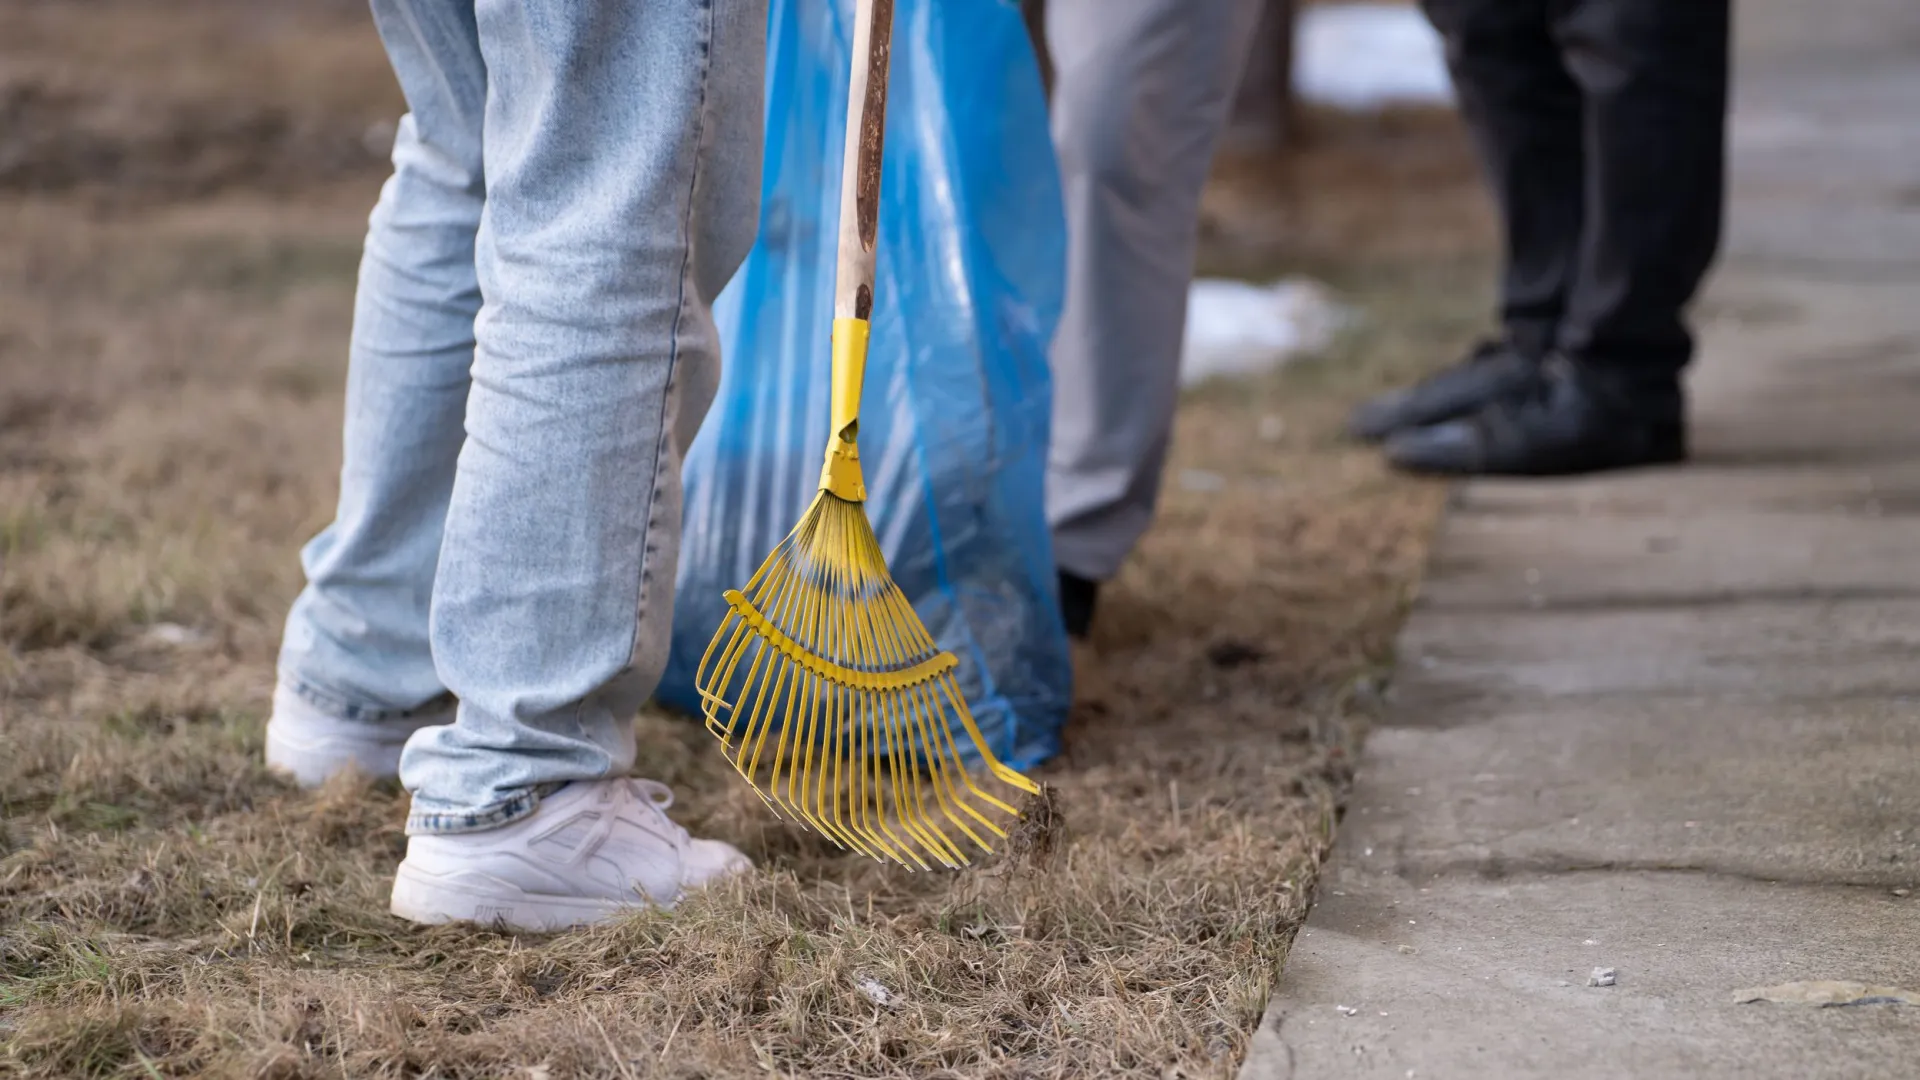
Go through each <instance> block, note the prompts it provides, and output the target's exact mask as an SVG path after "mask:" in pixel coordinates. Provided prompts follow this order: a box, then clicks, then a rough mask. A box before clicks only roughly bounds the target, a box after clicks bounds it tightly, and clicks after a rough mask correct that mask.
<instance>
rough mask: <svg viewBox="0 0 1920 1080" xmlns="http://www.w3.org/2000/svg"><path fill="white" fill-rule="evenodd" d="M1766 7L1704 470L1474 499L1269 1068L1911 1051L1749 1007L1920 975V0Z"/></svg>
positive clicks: (1370, 764) (1741, 18)
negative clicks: (1761, 993) (1795, 988)
mask: <svg viewBox="0 0 1920 1080" xmlns="http://www.w3.org/2000/svg"><path fill="white" fill-rule="evenodd" d="M1737 22H1738V25H1739V35H1740V42H1739V64H1738V71H1739V78H1738V88H1737V92H1736V100H1737V104H1736V108H1735V113H1734V125H1733V137H1732V146H1733V161H1734V175H1733V200H1732V208H1731V214H1730V222H1729V225H1730V232H1729V240H1728V244H1727V248H1726V255H1725V257H1724V259H1723V261H1722V266H1721V269H1720V271H1719V273H1718V274H1717V276H1716V279H1715V281H1714V284H1713V286H1712V288H1711V289H1710V291H1709V295H1708V296H1707V298H1706V299H1705V301H1704V302H1703V303H1702V304H1701V306H1700V311H1699V325H1700V329H1701V331H1702V342H1703V349H1702V356H1701V363H1700V365H1699V369H1698V371H1697V372H1696V374H1695V378H1694V380H1693V389H1694V395H1695V405H1694V414H1695V429H1694V431H1695V438H1694V444H1695V453H1696V461H1695V463H1694V464H1692V465H1691V466H1689V467H1688V468H1686V469H1684V470H1677V471H1668V472H1648V473H1640V474H1634V475H1626V476H1617V477H1602V478H1595V479H1590V480H1580V481H1574V482H1554V483H1475V484H1470V485H1467V486H1465V487H1464V488H1462V489H1460V490H1459V492H1458V494H1457V497H1456V499H1455V502H1454V506H1453V508H1452V511H1451V514H1450V517H1449V520H1448V523H1447V526H1446V528H1445V530H1444V532H1443V534H1442V537H1441V539H1440V542H1439V546H1438V550H1437V552H1436V555H1435V560H1434V565H1433V568H1432V573H1431V576H1430V578H1429V581H1428V584H1427V586H1426V588H1425V591H1424V593H1423V596H1422V600H1421V603H1420V605H1419V607H1418V609H1417V611H1416V613H1415V615H1414V617H1413V619H1412V620H1411V622H1410V623H1409V624H1408V627H1407V630H1406V633H1405V637H1404V639H1403V642H1402V649H1401V664H1400V668H1401V670H1400V674H1399V676H1398V679H1397V683H1396V699H1395V703H1394V705H1393V707H1392V709H1391V712H1390V715H1389V716H1388V717H1387V718H1386V720H1385V722H1384V723H1383V724H1382V725H1381V726H1379V727H1378V728H1376V729H1375V731H1374V733H1373V735H1372V737H1371V739H1370V741H1369V743H1368V745H1367V748H1366V752H1365V754H1364V756H1363V758H1362V761H1361V764H1360V772H1359V781H1358V785H1357V787H1356V789H1355V791H1354V793H1353V798H1352V801H1351V802H1350V804H1349V807H1348V812H1347V816H1346V818H1345V821H1344V823H1343V824H1342V826H1341V831H1340V834H1339V838H1338V846H1337V850H1336V853H1335V856H1334V859H1333V861H1332V863H1331V864H1330V865H1329V867H1328V872H1327V874H1326V875H1325V876H1324V877H1323V878H1322V880H1321V883H1320V886H1319V891H1318V897H1317V902H1316V906H1315V908H1314V912H1313V915H1312V917H1311V918H1310V919H1309V920H1308V922H1307V926H1306V928H1305V929H1304V930H1303V931H1302V932H1301V936H1300V938H1299V939H1298V940H1297V941H1296V942H1295V945H1294V949H1293V953H1292V955H1291V957H1290V958H1289V959H1288V961H1287V966H1286V969H1285V971H1284V972H1283V973H1282V976H1281V980H1280V984H1279V987H1278V989H1277V990H1276V992H1275V996H1274V999H1273V1001H1272V1003H1271V1004H1270V1006H1269V1009H1268V1013H1267V1016H1266V1019H1265V1021H1264V1022H1263V1024H1262V1027H1261V1030H1260V1032H1259V1033H1258V1035H1257V1036H1256V1039H1255V1045H1254V1049H1253V1051H1252V1053H1251V1055H1250V1056H1249V1058H1248V1061H1247V1063H1246V1066H1245V1069H1244V1071H1243V1072H1242V1074H1241V1075H1242V1077H1243V1078H1245V1080H1270V1078H1278V1077H1295V1076H1297V1077H1391V1078H1394V1080H1400V1078H1405V1077H1416V1078H1420V1080H1429V1078H1450V1077H1461V1078H1466V1077H1473V1078H1476V1080H1477V1078H1480V1077H1507V1076H1556V1077H1560V1076H1609V1077H1618V1076H1630V1077H1655V1076H1658V1077H1665V1076H1743V1077H1856V1076H1857V1077H1906V1076H1920V1007H1915V1006H1899V1005H1860V1006H1852V1007H1846V1008H1825V1009H1819V1008H1811V1007H1807V1006H1803V1005H1790V1004H1768V1003H1757V1004H1737V1003H1736V1002H1735V994H1736V991H1738V990H1740V989H1742V988H1746V987H1757V986H1768V985H1773V984H1781V983H1788V982H1792V981H1799V980H1815V979H1835V980H1854V981H1858V982H1864V983H1871V984H1883V985H1892V986H1897V987H1904V988H1906V989H1908V990H1912V991H1920V63H1916V61H1915V56H1916V55H1920V3H1915V2H1914V0H1823V2H1822V3H1819V4H1813V3H1807V2H1805V0H1745V2H1742V3H1740V4H1738V6H1737ZM1596 967H1606V968H1612V969H1615V971H1616V972H1617V983H1616V985H1613V986H1611V987H1591V986H1589V985H1588V981H1589V974H1590V972H1591V971H1592V969H1594V968H1596Z"/></svg>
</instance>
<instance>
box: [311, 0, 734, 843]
mask: <svg viewBox="0 0 1920 1080" xmlns="http://www.w3.org/2000/svg"><path fill="white" fill-rule="evenodd" d="M373 13H374V18H375V21H376V22H377V24H378V26H379V30H380V35H381V38H382V40H383V41H384V42H385V44H386V47H387V52H388V55H389V57H390V58H391V60H392V63H393V69H394V73H395V74H396V75H397V76H398V78H399V81H400V85H401V88H402V90H403V91H404V93H405V95H406V100H407V105H408V108H409V110H410V111H409V114H408V116H407V117H406V118H405V119H404V120H403V121H402V122H401V124H400V127H399V133H398V137H397V138H396V140H395V144H394V150H393V165H394V173H393V177H392V179H390V180H388V181H387V184H386V187H385V189H384V190H383V191H382V192H381V195H380V201H379V204H378V206H377V207H376V208H375V209H374V211H373V215H372V219H371V221H370V224H369V228H368V232H367V242H366V253H365V256H364V258H363V260H362V262H361V266H360V283H359V292H358V295H357V298H356V301H355V307H354V325H353V340H352V348H351V355H350V361H349V367H348V374H347V403H346V430H345V452H344V461H343V465H342V469H341V476H340V505H339V509H338V512H337V515H336V517H335V520H334V522H333V524H332V525H330V526H328V527H327V529H326V530H325V531H324V532H322V533H321V534H320V535H319V536H318V537H317V538H315V539H314V540H313V542H312V543H311V544H309V545H308V546H307V548H306V550H305V551H304V552H303V553H302V561H303V564H304V566H305V569H306V574H307V587H306V590H305V591H304V592H303V593H301V595H300V598H299V600H298V601H296V603H295V604H294V607H293V610H292V613H291V614H290V615H289V616H288V620H287V628H286V638H285V641H284V643H283V645H282V649H281V654H280V678H281V681H282V683H283V684H284V685H286V686H288V687H290V688H291V689H293V690H294V691H295V692H297V693H298V694H300V695H302V696H303V697H304V698H305V699H306V700H307V701H308V702H310V703H312V704H314V705H315V706H318V707H319V708H320V709H322V710H323V711H326V712H328V713H330V714H332V715H334V716H336V717H339V718H341V719H346V720H352V721H360V722H366V723H407V722H408V718H409V717H410V716H413V715H417V714H418V713H419V712H420V711H421V710H423V709H430V708H432V707H434V706H435V705H437V704H438V703H440V702H441V701H442V700H444V698H445V697H446V695H448V694H451V695H453V696H454V697H455V698H457V699H458V701H459V711H458V719H457V720H456V722H455V723H453V724H451V725H446V726H434V727H427V728H423V729H421V730H420V731H419V732H417V733H416V734H415V735H414V736H413V737H412V738H411V739H410V740H409V741H408V742H407V745H406V751H405V754H404V755H403V757H402V759H401V763H400V774H401V780H402V782H403V783H404V784H405V785H406V787H407V790H408V791H410V792H411V793H412V794H413V811H412V814H411V816H410V817H409V820H408V823H407V828H408V831H409V832H411V833H420V832H455V831H465V830H472V829H481V828H488V827H492V826H496V825H500V824H504V823H506V822H508V821H512V820H514V819H515V818H518V817H522V816H525V815H526V814H528V813H531V812H532V810H533V808H534V807H535V806H536V805H537V803H538V800H539V798H540V796H541V794H542V793H543V792H546V791H551V790H552V789H553V788H554V787H557V786H558V785H561V784H565V783H567V782H569V781H574V780H586V779H595V778H600V777H607V776H616V775H622V774H625V773H626V772H627V771H628V770H629V769H630V768H632V766H633V757H634V739H633V728H632V720H633V716H634V713H635V711H636V710H637V709H638V708H639V706H640V704H641V703H642V701H643V700H644V699H645V698H646V697H647V695H648V694H650V693H651V692H652V690H653V686H654V684H655V682H656V681H657V680H658V679H659V675H660V671H661V668H662V666H663V665H664V664H665V661H666V647H667V639H668V631H669V627H670V626H671V623H672V605H673V594H672V590H673V580H674V561H675V554H676V548H677V545H678V543H679V538H680V462H681V456H682V454H683V453H684V451H685V449H686V446H687V444H688V442H690V441H691V440H692V437H693V434H694V431H695V429H696V428H698V426H699V423H700V419H701V417H702V415H703V414H704V413H705V412H706V408H707V404H708V403H709V402H710V401H711V400H712V396H713V389H714V386H715V384H716V382H717V379H718V376H719V356H718V354H717V343H716V342H717V339H716V335H715V331H714V327H713V321H712V319H711V317H710V315H709V311H708V307H709V305H710V304H711V303H712V301H713V299H714V297H715V296H716V295H717V294H718V293H719V292H720V289H721V287H722V286H723V285H724V284H725V283H726V281H727V279H728V278H729V277H730V276H731V275H732V274H733V272H734V270H735V269H736V268H737V267H738V266H739V263H740V261H741V259H743V258H744V257H745V256H746V253H747V250H748V248H749V247H750V246H751V244H752V241H753V235H754V230H755V226H756V224H757V220H758V216H759V191H760V153H761V134H762V109H763V107H764V102H763V100H762V94H763V88H762V72H763V66H764V62H765V34H766V0H373Z"/></svg>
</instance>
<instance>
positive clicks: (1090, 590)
mask: <svg viewBox="0 0 1920 1080" xmlns="http://www.w3.org/2000/svg"><path fill="white" fill-rule="evenodd" d="M1098 599H1100V583H1099V582H1097V581H1089V580H1088V579H1086V578H1083V577H1081V576H1080V575H1078V574H1071V573H1068V572H1067V571H1065V570H1062V571H1060V621H1061V622H1064V623H1066V624H1067V636H1068V637H1070V638H1074V639H1075V640H1079V641H1084V640H1086V637H1087V631H1089V630H1091V629H1093V605H1094V601H1096V600H1098Z"/></svg>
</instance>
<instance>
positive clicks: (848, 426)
mask: <svg viewBox="0 0 1920 1080" xmlns="http://www.w3.org/2000/svg"><path fill="white" fill-rule="evenodd" d="M871 330H872V326H871V324H869V323H868V322H867V320H865V319H835V320H833V421H832V426H831V427H830V428H828V432H829V434H828V435H827V460H826V463H825V464H824V465H823V466H821V469H820V487H821V488H822V489H824V490H826V491H830V492H832V493H833V494H834V495H836V496H838V497H840V498H842V499H845V500H846V501H848V502H865V501H867V485H866V480H865V478H864V477H863V476H862V475H861V473H860V451H859V449H858V448H857V446H856V445H855V440H856V439H857V438H858V436H859V434H860V389H861V386H862V385H863V383H864V382H865V379H866V374H867V335H868V334H869V333H870V332H871Z"/></svg>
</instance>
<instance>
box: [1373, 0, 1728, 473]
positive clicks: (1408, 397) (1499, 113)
mask: <svg viewBox="0 0 1920 1080" xmlns="http://www.w3.org/2000/svg"><path fill="white" fill-rule="evenodd" d="M1423 6H1424V8H1425V10H1426V13H1427V15H1428V17H1429V19H1431V20H1432V22H1433V25H1434V27H1435V28H1436V29H1437V30H1438V31H1439V33H1440V35H1441V37H1442V38H1443V39H1444V41H1445V43H1446V50H1447V61H1448V66H1449V68H1450V70H1451V72H1452V75H1453V81H1454V87H1455V91H1456V93H1457V95H1458V97H1459V101H1460V108H1461V111H1462V113H1463V114H1464V115H1465V118H1466V120H1467V123H1468V125H1469V126H1470V128H1471V129H1472V131H1473V135H1474V138H1475V141H1476V144H1477V146H1478V149H1479V152H1480V156H1481V158H1482V160H1483V162H1484V165H1485V169H1486V174H1487V179H1488V181H1489V183H1490V185H1491V187H1492V189H1493V195H1494V198H1495V200H1496V201H1497V202H1498V204H1499V212H1500V217H1501V220H1502V223H1503V225H1504V227H1505V249H1504V262H1505V267H1504V271H1503V274H1502V277H1501V281H1500V321H1501V335H1500V337H1499V338H1498V339H1496V340H1493V341H1490V342H1487V343H1485V344H1483V345H1481V346H1480V347H1479V348H1477V349H1476V350H1475V351H1474V352H1473V353H1472V355H1470V356H1469V357H1468V358H1467V359H1466V360H1464V361H1462V362H1461V363H1459V364H1457V365H1455V366H1454V367H1451V368H1448V369H1446V370H1444V371H1441V372H1440V373H1438V374H1436V375H1434V376H1432V377H1431V378H1428V379H1427V380H1425V381H1423V382H1421V383H1419V384H1417V385H1415V386H1413V387H1410V388H1407V389H1402V390H1396V391H1394V392H1391V393H1388V394H1384V395H1381V396H1379V397H1376V398H1374V399H1372V400H1370V401H1367V402H1364V403H1363V404H1362V405H1361V406H1360V407H1359V408H1358V409H1356V410H1355V412H1354V414H1353V416H1352V419H1351V423H1350V429H1351V431H1352V433H1353V434H1354V435H1355V436H1357V437H1359V438H1362V439H1366V440H1369V441H1380V442H1383V443H1384V444H1385V452H1386V456H1387V459H1388V461H1390V462H1391V463H1392V464H1393V465H1395V466H1396V467H1398V468H1401V469H1405V470H1408V471H1413V472H1425V473H1439V474H1455V475H1462V474H1535V475H1553V474H1564V473H1579V472H1588V471H1594V470H1601V469H1614V468H1623V467H1629V466H1636V465H1652V464H1660V463H1666V462H1675V461H1680V460H1682V459H1684V458H1685V457H1686V417H1685V396H1684V392H1683V389H1682V386H1681V372H1682V369H1684V368H1685V367H1686V365H1687V363H1688V361H1689V360H1690V359H1691V358H1692V353H1693V339H1692V336H1691V335H1690V334H1689V332H1688V329H1687V325H1686V319H1685V315H1684V309H1685V307H1686V305H1687V304H1688V302H1689V301H1690V300H1691V299H1692V298H1693V295H1694V293H1695V291H1696V290H1697V289H1698V287H1699V284H1700V281H1701V278H1702V277H1703V276H1704V274H1705V273H1706V270H1707V268H1708V266H1709V265H1710V264H1711V263H1712V261H1713V257H1714V253H1715V249H1716V247H1717V246H1718V243H1719V238H1720V223H1721V202H1722V196H1723V191H1724V175H1723V174H1724V159H1725V122H1726V109H1727V79H1728V59H1727V54H1728V48H1729V36H1730V25H1729V24H1730V15H1729V10H1728V9H1729V6H1730V5H1729V0H1425V3H1424V5H1423Z"/></svg>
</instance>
